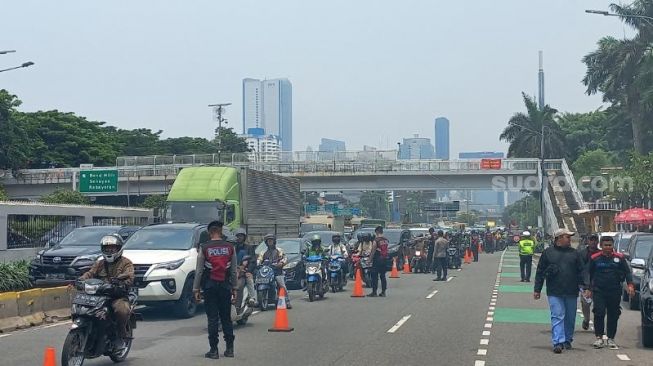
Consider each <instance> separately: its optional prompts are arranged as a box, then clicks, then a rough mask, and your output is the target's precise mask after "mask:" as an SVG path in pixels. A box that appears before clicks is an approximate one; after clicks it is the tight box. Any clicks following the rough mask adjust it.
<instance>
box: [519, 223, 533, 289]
mask: <svg viewBox="0 0 653 366" xmlns="http://www.w3.org/2000/svg"><path fill="white" fill-rule="evenodd" d="M534 251H535V242H534V241H533V239H531V232H530V231H528V230H526V231H524V232H523V233H522V234H521V239H520V240H519V270H520V272H521V281H519V282H531V270H532V267H533V252H534Z"/></svg>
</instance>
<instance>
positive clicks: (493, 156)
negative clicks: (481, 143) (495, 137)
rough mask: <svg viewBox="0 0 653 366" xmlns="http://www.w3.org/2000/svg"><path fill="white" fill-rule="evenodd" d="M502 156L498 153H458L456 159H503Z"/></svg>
mask: <svg viewBox="0 0 653 366" xmlns="http://www.w3.org/2000/svg"><path fill="white" fill-rule="evenodd" d="M503 158H504V154H503V153H502V152H498V151H470V152H461V153H458V159H503Z"/></svg>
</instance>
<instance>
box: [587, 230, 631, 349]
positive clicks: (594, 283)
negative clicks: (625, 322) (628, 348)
mask: <svg viewBox="0 0 653 366" xmlns="http://www.w3.org/2000/svg"><path fill="white" fill-rule="evenodd" d="M589 274H590V275H589V277H590V284H591V296H592V300H593V301H594V335H595V336H596V341H595V342H594V348H603V347H604V346H605V345H607V346H608V348H610V349H619V346H617V343H615V341H614V337H615V335H616V334H617V323H618V321H619V315H621V291H622V290H621V289H622V283H623V282H624V280H625V281H626V284H627V285H628V296H630V297H631V298H632V297H633V296H634V295H635V286H634V285H633V274H632V272H631V268H630V266H629V265H628V262H627V261H626V258H625V257H624V255H623V254H622V253H619V252H615V251H614V239H613V238H612V237H611V236H604V237H603V238H601V251H600V252H598V253H594V254H593V255H592V259H591V261H590V266H589ZM606 315H607V317H608V322H607V323H608V324H607V325H608V329H607V330H608V332H607V336H608V340H607V342H605V343H604V342H603V336H604V335H605V331H604V330H605V317H606Z"/></svg>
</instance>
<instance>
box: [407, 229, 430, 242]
mask: <svg viewBox="0 0 653 366" xmlns="http://www.w3.org/2000/svg"><path fill="white" fill-rule="evenodd" d="M408 230H409V231H410V236H411V238H412V239H415V238H417V237H422V236H429V228H427V227H412V228H410V229H408Z"/></svg>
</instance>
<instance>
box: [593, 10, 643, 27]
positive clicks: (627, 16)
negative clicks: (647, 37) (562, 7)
mask: <svg viewBox="0 0 653 366" xmlns="http://www.w3.org/2000/svg"><path fill="white" fill-rule="evenodd" d="M585 12H586V13H587V14H597V15H603V16H606V17H618V18H634V19H644V20H646V22H647V23H648V25H650V26H653V17H649V16H646V15H637V14H633V15H619V14H615V13H610V12H609V11H605V10H591V9H588V10H585Z"/></svg>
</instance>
